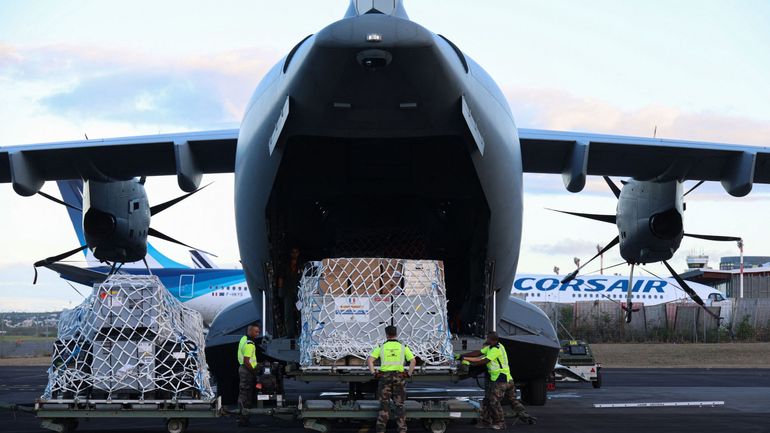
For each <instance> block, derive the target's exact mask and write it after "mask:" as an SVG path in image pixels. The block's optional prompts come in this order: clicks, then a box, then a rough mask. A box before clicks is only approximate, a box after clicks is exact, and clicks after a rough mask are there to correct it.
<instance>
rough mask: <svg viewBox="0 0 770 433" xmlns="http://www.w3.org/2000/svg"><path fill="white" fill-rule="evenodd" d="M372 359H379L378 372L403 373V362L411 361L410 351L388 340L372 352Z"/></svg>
mask: <svg viewBox="0 0 770 433" xmlns="http://www.w3.org/2000/svg"><path fill="white" fill-rule="evenodd" d="M371 355H372V357H373V358H380V371H383V372H386V373H387V372H397V373H403V372H404V362H406V361H407V360H409V361H411V360H412V358H413V357H414V355H413V354H412V351H411V350H409V348H408V347H406V345H405V344H401V342H400V341H397V340H388V341H386V342H384V343H382V344H381V345H380V347H377V348H375V349H374V350H373V351H372V354H371Z"/></svg>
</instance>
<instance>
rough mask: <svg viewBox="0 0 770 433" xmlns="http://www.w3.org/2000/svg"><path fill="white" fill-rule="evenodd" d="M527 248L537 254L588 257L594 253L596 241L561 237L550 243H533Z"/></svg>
mask: <svg viewBox="0 0 770 433" xmlns="http://www.w3.org/2000/svg"><path fill="white" fill-rule="evenodd" d="M529 250H530V251H531V252H533V253H539V254H548V255H554V254H558V255H562V256H563V255H573V256H577V257H590V256H592V255H594V254H595V253H596V242H591V241H587V240H585V239H562V240H560V241H559V242H555V243H551V244H533V245H532V246H530V247H529Z"/></svg>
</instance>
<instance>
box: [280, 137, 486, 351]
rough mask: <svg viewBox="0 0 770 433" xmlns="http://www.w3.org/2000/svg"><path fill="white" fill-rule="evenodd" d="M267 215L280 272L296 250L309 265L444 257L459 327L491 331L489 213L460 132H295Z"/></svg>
mask: <svg viewBox="0 0 770 433" xmlns="http://www.w3.org/2000/svg"><path fill="white" fill-rule="evenodd" d="M266 212H267V221H268V235H269V237H270V239H269V241H270V245H272V247H273V248H274V250H273V251H271V255H272V263H273V266H274V268H275V269H280V266H281V265H282V264H284V263H286V261H287V259H288V257H289V251H290V249H291V248H292V247H298V248H299V249H300V251H301V256H300V259H301V260H302V261H303V262H306V261H315V260H322V259H324V258H340V257H381V258H399V259H429V260H442V261H444V266H445V276H446V287H447V299H448V301H449V303H448V317H449V322H450V323H449V327H450V330H451V331H452V332H453V333H455V334H461V335H469V336H470V335H475V336H480V335H483V332H484V324H485V323H484V322H485V310H487V309H488V306H486V305H485V297H484V287H485V284H484V268H485V260H486V244H487V236H488V227H489V215H490V212H489V208H488V206H487V202H486V198H485V197H484V194H483V192H482V189H481V185H480V183H479V180H478V177H477V175H476V171H475V169H474V166H473V162H472V160H471V156H470V153H469V150H468V146H467V143H466V142H465V141H464V140H462V139H461V138H460V137H454V136H441V137H423V138H408V139H337V138H327V137H307V136H299V137H291V138H290V139H289V140H288V142H287V143H285V148H284V154H283V156H282V160H281V164H280V167H279V171H278V175H277V176H276V180H275V184H274V185H273V189H272V192H271V197H270V201H269V203H268V207H267V210H266ZM273 290H274V291H275V290H277V289H275V288H274V289H273ZM275 295H277V293H276V292H273V296H274V297H273V299H275ZM273 332H278V330H273ZM274 335H279V334H274Z"/></svg>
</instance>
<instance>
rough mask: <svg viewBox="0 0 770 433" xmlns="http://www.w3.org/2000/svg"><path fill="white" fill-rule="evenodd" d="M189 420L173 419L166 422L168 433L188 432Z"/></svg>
mask: <svg viewBox="0 0 770 433" xmlns="http://www.w3.org/2000/svg"><path fill="white" fill-rule="evenodd" d="M187 423H188V421H187V419H185V418H171V419H170V420H168V421H167V422H166V429H167V430H168V433H184V432H185V431H186V430H187Z"/></svg>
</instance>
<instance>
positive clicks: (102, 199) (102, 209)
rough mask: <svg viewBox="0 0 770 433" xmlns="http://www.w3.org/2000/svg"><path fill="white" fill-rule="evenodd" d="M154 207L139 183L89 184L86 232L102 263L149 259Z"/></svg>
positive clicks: (85, 194)
mask: <svg viewBox="0 0 770 433" xmlns="http://www.w3.org/2000/svg"><path fill="white" fill-rule="evenodd" d="M149 228H150V204H149V201H148V200H147V192H146V191H145V189H144V185H143V184H142V183H141V182H139V181H138V180H128V181H120V182H97V181H93V180H92V181H85V182H84V184H83V232H84V234H85V238H86V243H87V244H88V246H89V248H90V249H91V250H92V251H93V253H94V257H96V258H97V259H99V260H102V261H107V262H113V263H125V262H136V261H139V260H142V259H143V258H144V256H145V255H147V234H148V231H149Z"/></svg>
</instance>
